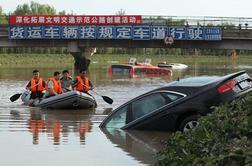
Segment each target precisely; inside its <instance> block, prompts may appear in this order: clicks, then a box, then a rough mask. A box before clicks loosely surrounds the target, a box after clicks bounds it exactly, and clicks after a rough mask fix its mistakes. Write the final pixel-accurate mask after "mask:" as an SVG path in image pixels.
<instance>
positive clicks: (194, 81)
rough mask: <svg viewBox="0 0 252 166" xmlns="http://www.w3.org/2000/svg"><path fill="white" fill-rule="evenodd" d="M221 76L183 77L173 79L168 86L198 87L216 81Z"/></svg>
mask: <svg viewBox="0 0 252 166" xmlns="http://www.w3.org/2000/svg"><path fill="white" fill-rule="evenodd" d="M222 78H223V77H220V76H200V77H190V78H184V79H180V80H177V81H173V82H171V83H169V84H168V86H190V87H198V86H204V85H207V84H210V83H213V82H216V81H220V80H221V79H222Z"/></svg>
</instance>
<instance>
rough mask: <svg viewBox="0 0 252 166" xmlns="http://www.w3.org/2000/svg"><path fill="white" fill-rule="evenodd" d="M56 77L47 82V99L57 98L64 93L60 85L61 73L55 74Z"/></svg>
mask: <svg viewBox="0 0 252 166" xmlns="http://www.w3.org/2000/svg"><path fill="white" fill-rule="evenodd" d="M53 75H54V77H51V78H49V79H48V80H47V82H46V93H45V97H46V98H48V97H51V96H56V95H58V94H61V93H62V87H61V83H60V72H58V71H56V72H54V74H53Z"/></svg>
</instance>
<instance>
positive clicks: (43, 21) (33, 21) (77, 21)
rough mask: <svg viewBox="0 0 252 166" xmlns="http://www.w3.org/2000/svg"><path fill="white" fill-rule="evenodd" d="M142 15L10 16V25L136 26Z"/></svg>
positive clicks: (140, 21)
mask: <svg viewBox="0 0 252 166" xmlns="http://www.w3.org/2000/svg"><path fill="white" fill-rule="evenodd" d="M141 23H142V16H141V15H100V16H97V15H53V16H49V15H41V16H39V15H10V17H9V24H10V25H117V24H120V25H135V24H141Z"/></svg>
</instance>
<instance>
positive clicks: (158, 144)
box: [101, 129, 170, 165]
mask: <svg viewBox="0 0 252 166" xmlns="http://www.w3.org/2000/svg"><path fill="white" fill-rule="evenodd" d="M101 130H102V132H103V133H104V134H105V135H106V137H107V138H108V139H109V140H110V141H111V142H112V143H113V144H115V145H116V146H117V147H119V148H121V149H122V150H123V151H125V152H127V153H128V155H130V156H132V157H134V158H135V159H137V160H139V161H141V162H142V163H145V164H151V165H154V164H155V160H153V158H155V155H156V153H157V152H158V151H159V150H160V149H162V147H163V145H164V142H165V140H166V139H167V137H168V136H169V134H170V133H168V132H153V131H152V132H148V131H122V130H119V129H101Z"/></svg>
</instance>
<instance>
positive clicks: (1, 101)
mask: <svg viewBox="0 0 252 166" xmlns="http://www.w3.org/2000/svg"><path fill="white" fill-rule="evenodd" d="M97 65H98V64H97ZM187 65H188V66H189V68H188V69H187V70H184V71H176V72H174V73H173V76H172V77H171V78H170V77H149V78H147V77H145V78H120V77H119V78H113V77H110V76H109V75H108V73H107V69H106V68H95V67H94V68H92V67H91V69H90V73H89V76H90V79H91V80H92V81H93V83H94V85H95V90H96V91H97V92H98V93H100V94H102V95H106V96H109V97H111V98H112V99H113V100H114V103H113V104H112V105H109V104H107V103H106V102H104V101H103V99H102V98H101V97H100V96H97V95H96V94H95V93H92V92H90V93H91V94H92V95H93V96H94V97H95V99H96V101H97V103H98V107H97V108H96V109H94V110H64V111H62V110H41V109H39V108H29V107H27V106H24V105H22V102H21V100H17V101H15V102H13V103H12V102H10V100H9V98H10V96H12V95H13V94H15V93H21V92H23V91H24V87H25V85H26V84H27V82H28V80H29V79H30V77H31V72H32V69H13V68H12V69H1V70H0V91H1V93H0V138H1V139H0V140H1V141H0V147H1V149H0V156H1V165H4V166H16V165H36V166H40V165H47V166H48V165H54V166H55V165H61V166H66V165H75V166H78V165H89V166H93V165H110V166H118V165H120V166H121V165H122V166H124V165H127V166H135V165H137V166H138V165H153V164H154V163H155V154H156V152H158V151H159V150H160V149H161V148H162V147H163V145H164V143H163V140H165V138H166V137H168V136H169V133H159V132H143V131H141V132H140V131H127V132H125V131H122V130H102V131H101V130H100V129H99V127H98V126H99V124H100V122H101V121H102V120H103V119H104V118H105V117H106V115H107V114H109V113H110V112H111V111H112V110H113V109H115V108H116V107H118V106H119V105H121V104H123V103H124V102H126V101H128V100H130V99H132V98H133V97H136V96H138V95H140V94H142V93H145V92H147V91H149V90H153V89H155V88H158V87H160V86H164V85H166V84H167V83H169V82H170V81H171V80H176V79H177V78H178V77H179V78H184V77H191V76H198V75H225V74H228V73H231V72H236V71H239V70H246V71H247V72H248V73H249V74H250V75H251V74H252V67H251V66H250V65H248V64H239V65H237V64H236V63H235V62H234V63H223V64H211V63H208V64H205V63H192V64H187ZM39 70H40V71H41V75H42V77H43V78H47V77H48V76H50V75H51V73H52V72H53V71H54V70H60V71H61V69H58V68H55V69H39ZM70 71H71V70H70ZM13 156H15V160H13ZM63 156H66V157H64V160H63V159H62V158H63ZM31 159H32V160H31Z"/></svg>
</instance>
